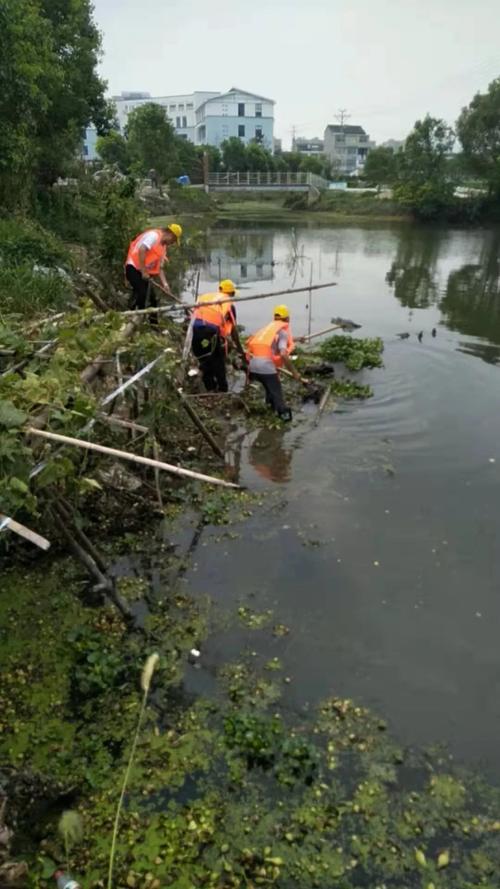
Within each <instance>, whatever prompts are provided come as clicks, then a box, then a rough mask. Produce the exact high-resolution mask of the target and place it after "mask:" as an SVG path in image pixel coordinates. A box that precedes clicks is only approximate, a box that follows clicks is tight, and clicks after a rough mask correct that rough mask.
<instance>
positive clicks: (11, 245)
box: [0, 216, 70, 268]
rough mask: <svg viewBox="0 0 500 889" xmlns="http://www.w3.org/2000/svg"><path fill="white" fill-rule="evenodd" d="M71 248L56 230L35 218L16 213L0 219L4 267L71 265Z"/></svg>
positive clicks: (1, 261) (0, 240)
mask: <svg viewBox="0 0 500 889" xmlns="http://www.w3.org/2000/svg"><path fill="white" fill-rule="evenodd" d="M69 262H70V257H69V253H68V250H67V248H66V247H65V246H64V244H63V243H62V242H61V241H60V240H59V238H57V237H56V236H55V235H54V234H53V233H52V232H50V231H47V229H45V228H43V227H42V226H41V225H40V224H39V223H37V222H34V221H33V220H28V219H21V218H17V217H15V216H13V217H8V218H0V264H1V266H2V267H4V266H6V267H11V268H12V267H16V266H29V265H31V266H33V264H37V265H41V266H47V267H49V268H54V267H57V266H63V267H67V266H68V265H69Z"/></svg>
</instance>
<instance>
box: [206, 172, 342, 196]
mask: <svg viewBox="0 0 500 889" xmlns="http://www.w3.org/2000/svg"><path fill="white" fill-rule="evenodd" d="M325 188H328V182H327V181H326V179H323V177H322V176H316V175H315V174H314V173H278V172H265V173H251V172H248V173H209V174H208V190H209V191H306V192H307V191H312V190H313V189H318V191H322V190H323V189H325Z"/></svg>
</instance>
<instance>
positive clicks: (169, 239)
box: [125, 222, 182, 309]
mask: <svg viewBox="0 0 500 889" xmlns="http://www.w3.org/2000/svg"><path fill="white" fill-rule="evenodd" d="M181 236H182V228H181V226H180V225H178V224H177V223H176V222H172V223H170V225H167V226H165V227H164V228H151V229H148V231H145V232H142V233H141V234H140V235H137V237H136V238H134V240H133V241H132V242H131V243H130V245H129V248H128V253H127V258H126V260H125V277H126V279H127V281H128V282H129V284H130V285H131V287H132V290H133V297H132V308H133V309H145V308H146V303H147V302H148V301H149V303H150V304H151V306H157V305H158V303H157V302H156V296H155V293H154V289H153V287H152V286H151V279H152V278H158V280H159V282H160V284H161V286H162V287H163V290H164V291H165V293H167V294H168V295H169V296H172V291H171V290H170V285H169V283H168V281H167V279H166V277H165V272H164V271H163V267H164V265H165V263H166V262H168V256H167V247H169V246H170V245H171V244H179V243H180V240H181Z"/></svg>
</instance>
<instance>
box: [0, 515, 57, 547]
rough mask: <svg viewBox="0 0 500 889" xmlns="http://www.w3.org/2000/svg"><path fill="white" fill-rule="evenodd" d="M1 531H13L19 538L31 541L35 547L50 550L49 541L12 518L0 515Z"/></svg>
mask: <svg viewBox="0 0 500 889" xmlns="http://www.w3.org/2000/svg"><path fill="white" fill-rule="evenodd" d="M0 531H13V532H14V534H18V535H19V537H23V538H24V539H25V540H29V542H30V543H34V545H35V546H38V547H39V548H40V549H43V550H48V549H49V547H50V541H49V540H47V539H46V538H45V537H42V536H41V535H40V534H37V533H36V532H35V531H32V530H31V529H30V528H27V527H26V525H21V523H20V522H16V521H15V519H12V518H11V517H10V516H6V515H1V514H0Z"/></svg>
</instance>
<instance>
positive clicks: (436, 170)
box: [394, 115, 455, 219]
mask: <svg viewBox="0 0 500 889" xmlns="http://www.w3.org/2000/svg"><path fill="white" fill-rule="evenodd" d="M454 140H455V137H454V134H453V130H452V129H450V127H449V126H447V124H446V123H445V122H444V120H438V119H437V118H435V117H430V115H427V116H426V117H425V118H424V119H423V120H418V121H417V122H416V124H415V127H414V129H413V130H412V132H411V133H410V135H409V136H408V138H407V139H406V142H405V145H404V150H403V151H401V152H399V153H398V155H397V161H398V172H399V181H398V184H397V186H396V188H395V189H394V196H395V198H396V199H397V200H399V201H400V203H402V204H403V205H404V206H406V207H407V208H408V209H409V210H412V211H413V212H414V213H415V214H416V215H417V216H420V217H422V218H423V219H435V218H437V217H439V216H440V215H442V214H444V213H445V212H446V211H447V210H448V208H449V207H450V204H451V203H452V201H453V191H454V183H453V181H452V176H451V170H450V166H449V163H448V158H449V154H450V152H451V150H452V148H453V144H454Z"/></svg>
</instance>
